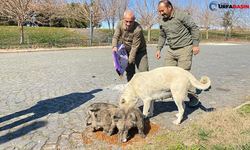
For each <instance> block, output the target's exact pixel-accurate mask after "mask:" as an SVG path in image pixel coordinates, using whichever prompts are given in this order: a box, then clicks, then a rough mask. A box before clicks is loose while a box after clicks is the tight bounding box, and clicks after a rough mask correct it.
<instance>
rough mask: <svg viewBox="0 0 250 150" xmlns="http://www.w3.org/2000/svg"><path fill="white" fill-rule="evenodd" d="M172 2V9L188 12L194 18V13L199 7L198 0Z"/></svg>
mask: <svg viewBox="0 0 250 150" xmlns="http://www.w3.org/2000/svg"><path fill="white" fill-rule="evenodd" d="M172 4H173V5H174V9H178V10H181V11H185V12H188V13H189V14H190V16H191V17H192V18H194V19H196V16H195V15H196V14H197V10H198V8H199V7H200V1H199V0H178V1H177V0H176V1H173V3H172Z"/></svg>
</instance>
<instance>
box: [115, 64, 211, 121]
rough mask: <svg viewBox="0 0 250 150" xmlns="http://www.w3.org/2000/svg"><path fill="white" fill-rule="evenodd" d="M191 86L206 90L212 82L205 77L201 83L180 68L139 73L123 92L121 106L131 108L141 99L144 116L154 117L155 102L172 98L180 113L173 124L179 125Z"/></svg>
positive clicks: (166, 68)
mask: <svg viewBox="0 0 250 150" xmlns="http://www.w3.org/2000/svg"><path fill="white" fill-rule="evenodd" d="M190 85H193V86H194V87H195V88H197V89H200V90H205V89H208V88H209V87H210V86H211V80H210V79H209V77H206V76H203V77H202V78H201V80H200V82H199V81H198V80H196V78H195V77H194V76H193V75H192V74H191V73H190V72H188V71H186V70H184V69H182V68H180V67H161V68H157V69H154V70H151V71H148V72H141V73H137V74H135V75H134V77H133V78H132V79H131V80H130V82H129V83H128V84H127V86H126V87H125V89H124V90H123V93H122V95H121V99H120V103H119V105H120V107H121V106H125V107H126V106H127V107H130V106H133V105H135V104H136V102H137V101H138V100H139V99H141V100H142V101H143V103H144V107H143V115H144V116H145V117H152V116H153V110H154V101H155V100H158V99H162V98H170V97H171V96H172V98H173V99H174V101H175V104H176V105H177V107H178V111H179V112H178V113H177V114H176V116H177V117H178V118H177V120H175V121H173V123H174V124H179V123H180V122H181V120H182V118H183V114H184V109H185V104H184V98H185V97H186V95H187V91H188V88H189V86H190ZM149 109H150V113H149V112H148V111H149Z"/></svg>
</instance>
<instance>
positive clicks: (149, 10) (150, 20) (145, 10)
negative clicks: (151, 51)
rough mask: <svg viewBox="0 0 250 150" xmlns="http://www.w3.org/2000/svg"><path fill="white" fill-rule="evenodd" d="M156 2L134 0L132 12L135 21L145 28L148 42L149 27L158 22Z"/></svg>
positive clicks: (149, 36)
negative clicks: (135, 16) (134, 14)
mask: <svg viewBox="0 0 250 150" xmlns="http://www.w3.org/2000/svg"><path fill="white" fill-rule="evenodd" d="M157 4H158V0H135V1H134V10H135V12H136V15H137V21H138V22H139V23H140V24H141V25H142V26H145V27H147V30H148V41H150V39H151V27H152V26H153V25H155V24H157V23H158V22H159V13H158V11H157V10H158V6H157Z"/></svg>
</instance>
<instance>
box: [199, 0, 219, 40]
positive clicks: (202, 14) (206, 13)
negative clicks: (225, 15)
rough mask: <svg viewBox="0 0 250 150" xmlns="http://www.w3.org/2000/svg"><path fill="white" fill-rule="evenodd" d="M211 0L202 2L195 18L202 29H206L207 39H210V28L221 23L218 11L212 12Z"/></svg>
mask: <svg viewBox="0 0 250 150" xmlns="http://www.w3.org/2000/svg"><path fill="white" fill-rule="evenodd" d="M209 3H210V0H204V1H201V3H200V7H199V8H198V10H197V12H196V14H195V16H196V17H195V18H196V19H197V20H198V24H199V25H200V26H201V27H205V30H206V39H208V29H209V26H211V25H215V24H216V23H218V22H219V16H218V14H217V12H216V11H212V10H210V8H209Z"/></svg>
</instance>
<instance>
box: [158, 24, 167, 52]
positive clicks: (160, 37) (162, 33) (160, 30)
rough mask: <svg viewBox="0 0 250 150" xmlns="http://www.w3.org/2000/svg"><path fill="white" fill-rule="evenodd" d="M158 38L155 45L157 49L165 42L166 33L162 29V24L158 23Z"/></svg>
mask: <svg viewBox="0 0 250 150" xmlns="http://www.w3.org/2000/svg"><path fill="white" fill-rule="evenodd" d="M159 28H160V29H159V39H158V46H157V50H160V51H161V49H162V48H163V46H164V44H165V42H166V38H167V36H166V33H165V32H164V29H163V27H162V24H161V23H160V27H159Z"/></svg>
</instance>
